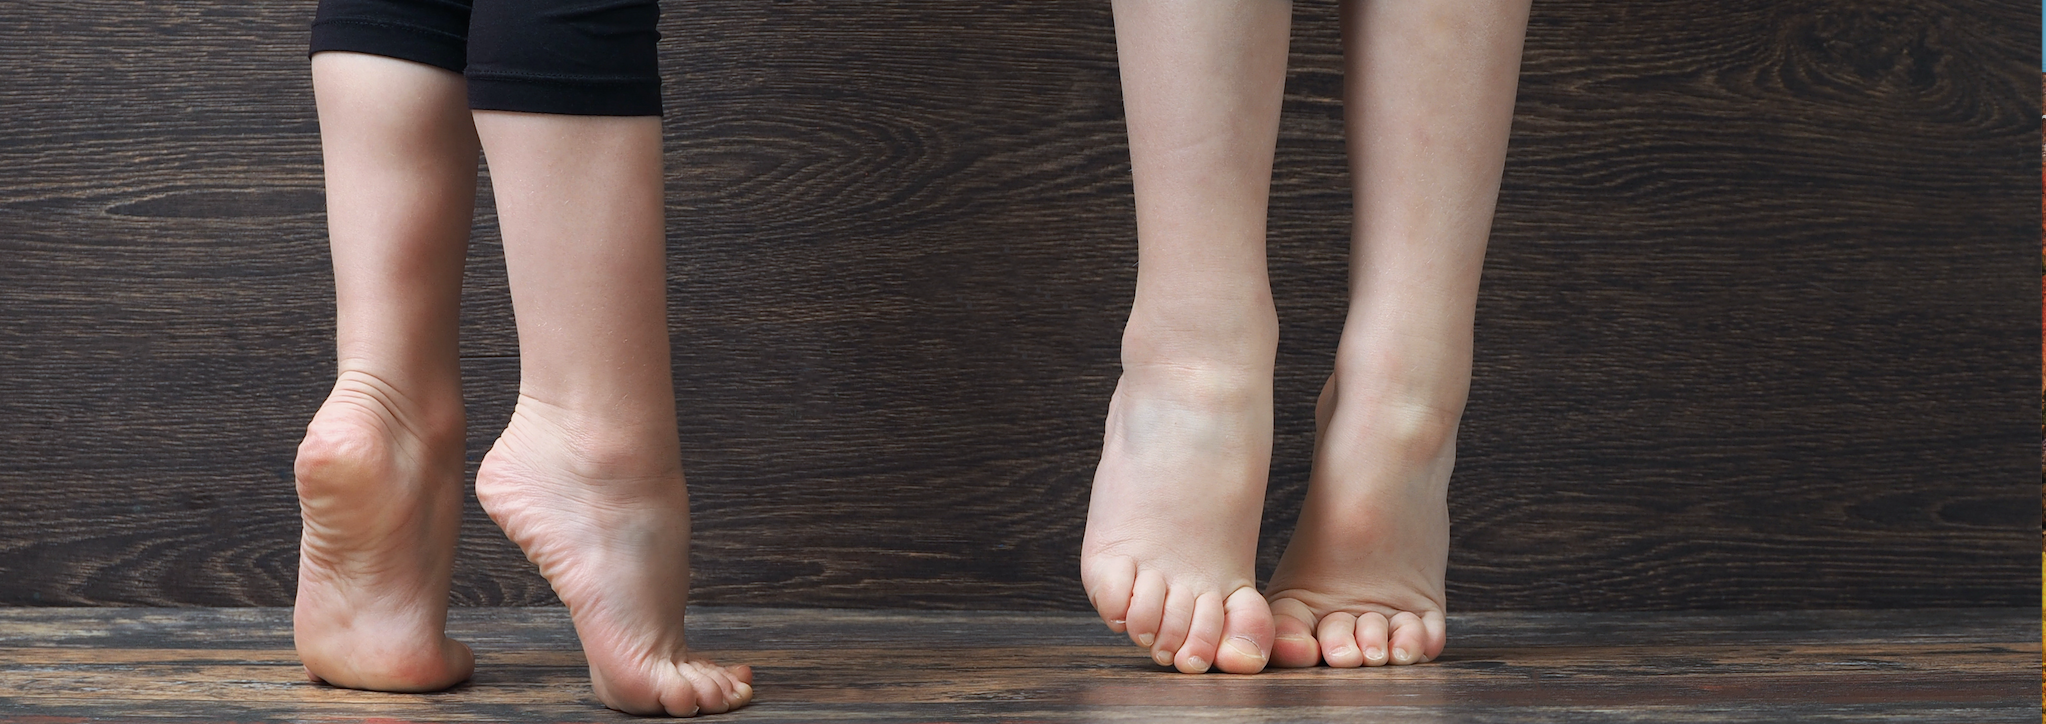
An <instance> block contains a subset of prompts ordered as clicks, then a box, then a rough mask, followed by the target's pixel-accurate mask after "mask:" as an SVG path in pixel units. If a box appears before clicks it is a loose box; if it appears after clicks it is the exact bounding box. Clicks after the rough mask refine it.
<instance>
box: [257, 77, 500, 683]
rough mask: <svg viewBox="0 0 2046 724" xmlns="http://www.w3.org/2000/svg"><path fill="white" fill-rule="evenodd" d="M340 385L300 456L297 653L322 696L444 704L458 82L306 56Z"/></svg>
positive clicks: (453, 649) (458, 228)
mask: <svg viewBox="0 0 2046 724" xmlns="http://www.w3.org/2000/svg"><path fill="white" fill-rule="evenodd" d="M313 87H314V89H315V93H316V95H317V97H318V100H319V113H320V138H321V145H322V148H323V150H324V153H325V158H326V174H327V213H328V228H329V231H330V236H331V238H332V247H333V255H334V287H335V291H336V296H337V298H338V319H337V324H336V334H337V340H336V346H337V348H338V349H339V352H340V355H339V356H340V374H339V379H337V380H336V382H335V384H334V390H333V392H332V393H331V394H330V395H329V396H328V397H327V401H326V403H325V404H324V405H322V406H321V407H320V411H319V413H318V414H316V415H314V417H313V421H312V424H311V425H309V426H308V427H307V429H306V436H305V441H304V442H303V443H301V444H300V445H299V448H298V462H297V465H296V473H297V478H298V493H299V503H300V506H301V510H302V512H303V516H304V522H305V529H304V536H303V540H302V542H301V546H300V558H299V576H298V604H297V606H296V607H295V609H294V611H293V619H294V628H295V638H296V640H297V644H298V652H299V657H300V658H301V660H303V661H304V662H305V666H306V671H307V673H308V674H309V675H310V676H312V677H313V678H314V679H315V680H324V681H326V682H328V683H331V684H334V685H336V686H345V687H349V688H356V689H376V690H381V691H430V690H434V689H444V688H447V687H449V686H452V685H454V684H455V683H457V682H460V681H462V680H463V679H466V678H468V677H469V673H470V670H471V669H472V667H473V662H472V659H471V658H470V654H469V649H468V647H466V646H463V645H462V644H460V643H457V642H454V641H452V640H449V639H448V638H447V636H446V635H445V624H446V618H447V607H448V582H449V581H448V578H449V575H450V571H451V570H452V568H453V564H454V555H455V540H456V536H457V534H458V531H459V528H460V525H461V511H462V466H463V459H462V433H463V430H462V424H463V420H462V394H461V379H460V367H459V364H458V361H457V359H456V348H455V327H456V317H457V315H458V313H459V307H460V300H461V285H462V259H463V256H464V254H465V253H466V252H467V247H468V241H469V219H470V215H471V213H472V212H473V210H474V205H475V197H476V132H475V130H474V128H473V127H472V126H471V125H470V122H469V113H468V103H467V99H466V98H465V97H464V93H463V83H462V77H461V76H460V75H457V74H454V73H450V72H448V71H445V70H441V69H439V68H434V67H430V66H426V65H420V64H417V63H409V62H406V61H402V60H394V59H391V58H384V57H379V56H373V55H361V54H356V53H320V54H319V55H317V56H315V57H314V58H313Z"/></svg>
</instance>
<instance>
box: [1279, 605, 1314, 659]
mask: <svg viewBox="0 0 2046 724" xmlns="http://www.w3.org/2000/svg"><path fill="white" fill-rule="evenodd" d="M1271 606H1272V622H1273V624H1274V628H1275V630H1276V636H1277V637H1276V638H1275V639H1274V640H1273V641H1272V661H1271V664H1272V665H1273V666H1277V667H1280V668H1285V669H1304V668H1307V667H1309V666H1313V665H1315V664H1319V663H1321V645H1320V644H1319V643H1317V642H1316V641H1315V639H1314V611H1312V610H1310V609H1308V608H1307V604H1304V603H1301V602H1299V601H1297V600H1294V599H1291V598H1281V599H1278V600H1276V601H1273V602H1272V604H1271Z"/></svg>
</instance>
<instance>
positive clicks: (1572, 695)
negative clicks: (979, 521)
mask: <svg viewBox="0 0 2046 724" xmlns="http://www.w3.org/2000/svg"><path fill="white" fill-rule="evenodd" d="M2030 614H2031V612H2030V610H2029V609H1963V610H1954V609H1948V610H1911V611H1885V612H1868V611H1799V612H1784V611H1758V612H1749V613H1741V614H1695V613H1694V614H1668V613H1632V614H1625V613H1623V614H1556V613H1546V614H1515V613H1487V614H1470V615H1458V616H1452V617H1451V619H1450V635H1451V641H1452V645H1451V648H1450V649H1449V650H1448V651H1447V652H1445V654H1444V656H1443V658H1441V659H1439V660H1438V661H1436V662H1434V663H1431V664H1425V665H1421V666H1415V667H1397V668H1379V669H1361V670H1348V671H1340V670H1333V669H1308V670H1295V671H1272V672H1267V673H1264V674H1260V675H1257V676H1228V675H1221V674H1217V675H1209V676H1184V675H1179V674H1175V673H1172V672H1170V671H1169V670H1167V669H1165V668H1163V667H1159V666H1156V665H1153V664H1152V663H1151V662H1150V661H1149V660H1148V659H1146V658H1145V657H1144V654H1143V652H1142V651H1141V650H1139V649H1137V648H1135V647H1134V646H1132V645H1130V644H1129V643H1128V641H1127V640H1126V639H1123V638H1122V637H1120V636H1117V635H1114V634H1110V633H1108V632H1107V631H1105V630H1104V629H1103V628H1102V626H1101V624H1100V622H1099V621H1098V620H1095V619H1094V618H1093V617H1091V616H1088V615H1085V614H1071V613H993V612H905V611H847V610H830V609H803V610H792V609H698V610H696V611H693V612H692V613H691V614H690V618H689V621H690V626H691V629H690V640H691V642H692V645H693V646H694V647H695V648H696V649H698V650H702V651H707V652H712V653H711V655H713V656H715V657H717V658H718V659H719V660H724V661H733V662H745V663H748V664H750V665H751V666H753V667H754V683H755V685H756V690H757V691H758V692H759V693H758V697H759V698H758V699H757V700H756V702H755V703H754V705H753V706H750V707H748V708H746V709H742V710H740V711H739V712H737V713H734V714H730V715H725V716H720V717H716V718H715V719H714V720H716V721H748V722H751V721H758V722H834V721H842V722H931V721H1035V722H1082V721H1084V722H1101V721H1175V722H1184V721H1230V722H1280V721H1286V722H1322V721H1341V722H1358V721H1459V722H1461V721H1471V722H1549V721H1571V722H1580V721H1610V722H1726V721H1843V722H1845V721H1852V722H1987V721H2017V720H2021V719H2025V718H2027V717H2030V716H2031V715H2032V713H2033V711H2034V708H2035V707H2036V706H2037V704H2038V700H2037V699H2035V698H2033V697H2032V696H2031V686H2032V677H2033V676H2034V675H2035V674H2036V673H2037V670H2036V669H2035V668H2033V663H2032V661H2033V657H2034V656H2036V655H2037V654H2038V653H2039V650H2040V649H2039V636H2038V634H2039V632H2038V629H2036V628H2033V627H2032V626H2033V625H2032V622H2031V615H2030ZM450 632H451V634H452V635H454V636H456V637H457V638H460V639H462V640H464V641H467V642H469V643H470V644H471V645H472V646H473V647H475V649H476V652H477V674H476V677H475V679H474V680H472V681H470V682H469V683H466V684H463V685H461V686H458V687H456V688H455V689H453V690H450V691H447V692H443V693H438V694H428V695H391V694H375V693H368V692H358V691H347V690H342V689H334V688H330V687H326V686H322V685H316V684H310V683H307V682H306V681H305V680H304V677H303V674H302V670H301V669H300V668H299V667H298V665H297V663H298V662H297V657H296V655H295V654H294V653H293V651H292V649H291V637H290V617H289V612H288V611H285V610H278V609H79V608H71V609H10V610H4V611H0V722H7V723H9V724H15V723H19V724H29V723H30V722H38V723H41V724H53V723H54V722H71V721H95V722H126V721H135V722H140V721H223V722H271V721H305V720H319V721H339V720H355V719H363V718H377V717H387V718H390V719H396V720H399V721H448V722H455V721H496V722H562V721H574V722H588V721H625V720H628V719H629V717H626V716H624V715H621V714H617V713H615V712H610V711H606V710H604V709H602V708H601V707H600V706H599V705H598V704H597V703H596V702H595V701H594V699H593V697H592V696H591V694H590V691H589V685H588V681H587V675H586V673H585V671H586V670H585V668H584V666H585V662H584V661H583V658H582V654H581V652H580V651H579V649H578V647H577V645H576V639H575V635H574V632H573V630H572V629H571V627H570V625H569V623H568V620H567V617H566V615H565V614H564V613H563V612H562V611H561V610H560V609H533V608H489V609H456V610H455V611H454V613H453V616H452V621H451V626H450ZM65 717H77V718H78V719H68V718H65Z"/></svg>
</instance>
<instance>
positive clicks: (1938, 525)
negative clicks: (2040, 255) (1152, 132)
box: [0, 0, 2040, 610]
mask: <svg viewBox="0 0 2046 724" xmlns="http://www.w3.org/2000/svg"><path fill="white" fill-rule="evenodd" d="M311 8H312V3H311V2H300V3H257V4H249V3H229V2H222V1H220V0H197V1H195V2H186V3H177V4H172V5H161V4H146V5H140V4H134V3H121V2H112V1H110V0H80V1H79V2H73V3H61V4H60V3H48V2H16V3H6V4H0V73H4V77H5V78H6V80H5V81H4V82H0V460H4V461H5V462H4V463H0V604H27V605H52V604H65V605H77V604H95V605H97V604H121V605H174V604H177V605H282V604H286V603H288V602H289V600H290V595H291V591H292V590H293V585H294V584H293V575H294V568H295V565H296V554H295V541H296V535H297V521H296V505H295V502H294V500H293V498H292V495H291V485H290V472H289V471H290V460H291V455H292V452H293V448H294V446H295V443H296V439H297V437H298V434H299V432H300V430H301V429H302V426H303V424H304V423H305V421H306V420H307V419H309V418H310V416H311V414H312V412H313V410H314V409H315V407H316V406H317V404H318V402H319V401H320V399H321V398H322V396H323V394H324V392H325V389H326V386H327V385H328V384H329V375H330V374H331V361H330V357H331V353H332V348H331V334H332V331H333V327H332V320H331V314H332V302H331V293H332V285H331V279H330V277H329V271H328V267H327V264H328V260H327V257H326V255H325V253H324V248H323V243H324V233H323V226H322V224H323V216H322V211H321V208H322V197H321V192H320V177H319V163H318V139H317V129H316V127H315V124H314V119H313V106H312V100H311V96H310V90H309V83H308V80H307V73H306V70H305V63H304V59H303V42H304V40H305V24H306V23H307V21H308V20H309V17H310V14H311ZM1295 12H1296V21H1295V31H1294V44H1293V59H1292V71H1291V73H1290V75H1289V78H1288V81H1287V82H1288V86H1287V91H1286V104H1285V111H1286V118H1285V122H1284V124H1283V126H1282V131H1281V133H1282V137H1281V140H1280V145H1279V157H1278V162H1277V166H1278V168H1277V172H1276V178H1275V181H1274V191H1273V203H1272V212H1271V214H1272V223H1271V230H1272V231H1271V255H1272V264H1271V269H1272V276H1273V284H1274V288H1275V294H1276V295H1277V299H1278V304H1279V308H1280V315H1281V319H1282V323H1283V324H1284V327H1285V330H1284V337H1283V340H1282V343H1281V349H1280V359H1279V379H1278V383H1277V385H1278V386H1277V400H1278V401H1279V409H1278V410H1277V420H1278V421H1279V422H1278V424H1279V429H1278V436H1277V447H1276V451H1275V456H1274V458H1275V463H1274V466H1273V477H1272V485H1271V488H1270V490H1271V493H1270V497H1269V500H1268V504H1267V508H1266V516H1265V535H1264V538H1263V541H1262V545H1261V549H1260V561H1261V570H1263V571H1266V572H1269V570H1270V568H1271V565H1272V564H1273V562H1274V561H1275V560H1276V557H1277V554H1278V553H1279V551H1280V550H1282V547H1283V545H1284V544H1285V541H1286V531H1287V529H1288V527H1289V526H1290V523H1291V520H1292V518H1293V516H1294V515H1295V513H1296V511H1297V509H1298V505H1299V502H1300V500H1301V496H1302V494H1303V492H1304V485H1305V480H1306V472H1307V469H1306V464H1307V453H1308V451H1309V449H1310V445H1311V439H1310V437H1311V433H1312V430H1311V418H1310V410H1311V405H1312V401H1313V398H1314V393H1315V392H1316V391H1317V390H1318V389H1319V386H1320V382H1321V380H1322V378H1323V376H1324V375H1325V374H1326V372H1327V370H1328V367H1329V362H1330V359H1331V357H1332V354H1333V349H1334V344H1335V340H1336V338H1337V335H1338V333H1339V332H1340V323H1341V319H1342V305H1343V294H1344V290H1343V280H1344V264H1345V263H1346V259H1345V256H1346V254H1345V244H1344V243H1343V240H1344V239H1345V238H1346V225H1347V223H1348V214H1349V199H1348V191H1347V183H1348V180H1347V178H1346V175H1345V170H1344V164H1343V161H1342V145H1341V119H1340V101H1339V98H1338V95H1339V89H1340V83H1339V81H1340V76H1341V73H1340V58H1339V56H1340V51H1339V43H1338V41H1337V30H1336V23H1335V18H1334V14H1333V13H1334V7H1333V4H1332V3H1331V2H1325V1H1314V2H1306V1H1303V2H1300V3H1297V4H1296V10H1295ZM2027 12H2028V11H2025V10H2024V9H2023V8H2018V7H2016V6H2014V5H2009V4H1997V3H1989V2H1982V1H1981V0H1945V1H1940V2H1917V3H1906V2H1902V0H1877V1H1874V2H1844V1H1843V0H1792V1H1789V2H1778V1H1769V2H1764V1H1763V0H1737V1H1735V2H1727V3H1712V4H1704V5H1699V4H1688V5H1687V4H1681V3H1675V4H1673V3H1659V2H1650V1H1648V0H1617V1H1615V0H1604V1H1600V2H1592V1H1591V0H1553V1H1549V0H1545V1H1544V2H1540V3H1537V4H1536V5H1535V14H1534V17H1533V20H1532V23H1531V28H1530V32H1529V37H1528V45H1527V54H1526V61H1525V65H1524V74H1523V79H1522V83H1521V96H1520V101H1519V110H1518V114H1517V116H1516V119H1515V127H1514V138H1513V142H1512V147H1511V151H1510V156H1509V160H1508V165H1507V172H1506V178H1505V186H1504V189H1503V191H1502V195H1501V201H1500V207H1499V213H1498V220H1497V224H1496V231H1495V236H1494V243H1493V247H1492V253H1491V256H1490V258H1489V259H1488V263H1487V268H1486V279H1485V286H1484V290H1483V293H1482V298H1481V299H1480V304H1479V320H1478V330H1477V355H1478V356H1477V362H1476V371H1475V372H1476V381H1475V383H1474V388H1473V390H1472V398H1471V404H1470V408H1469V412H1468V413H1467V415H1466V417H1465V420H1464V427H1463V433H1462V445H1461V447H1460V453H1461V459H1460V461H1459V468H1458V471H1457V477H1456V479H1455V482H1454V484H1453V490H1452V492H1451V506H1452V510H1451V513H1452V519H1453V522H1454V542H1453V546H1452V551H1453V552H1452V560H1451V570H1450V574H1449V576H1450V579H1449V585H1450V597H1451V601H1452V607H1453V608H1454V609H1456V610H1497V609H1528V610H1534V609H1570V610H1668V609H1696V608H1783V607H1832V608H1844V607H1863V606H1875V607H1903V606H1983V605H2029V602H2030V600H2031V599H2030V597H2031V595H2032V592H2033V591H2034V590H2035V589H2036V588H2037V587H2038V585H2039V579H2038V578H2037V573H2036V572H2034V570H2033V569H2032V567H2031V565H2030V558H2029V555H2028V554H2029V551H2030V550H2031V546H2032V538H2031V536H2032V534H2033V533H2035V532H2036V531H2035V529H2033V528H2032V525H2033V519H2032V515H2031V512H2030V511H2031V508H2030V505H2031V503H2030V500H2031V496H2032V488H2031V486H2032V485H2033V484H2034V482H2035V481H2036V480H2037V478H2036V477H2034V476H2035V474H2036V473H2037V469H2036V468H2035V467H2034V464H2035V462H2036V461H2035V458H2034V455H2033V454H2032V447H2031V445H2032V441H2033V438H2032V428H2031V427H2030V425H2031V422H2030V420H2031V414H2032V412H2031V409H2030V407H2029V406H2030V404H2031V402H2030V400H2031V397H2030V387H2029V385H2030V384H2031V383H2030V376H2031V374H2032V372H2031V369H2032V363H2033V362H2034V361H2036V360H2035V358H2033V357H2032V356H2031V355H2032V352H2031V350H2032V349H2034V347H2035V346H2036V345H2034V344H2033V343H2034V342H2036V341H2039V340H2037V339H2034V338H2033V337H2032V334H2033V332H2032V330H2031V327H2030V325H2029V324H2018V323H2017V320H2020V319H2030V318H2032V317H2033V316H2035V314H2036V313H2038V312H2039V311H2040V310H2039V308H2038V307H2035V306H2033V305H2034V304H2036V303H2037V302H2036V300H2035V298H2034V296H2033V295H2032V291H2031V284H2032V283H2033V279H2032V276H2031V272H2030V254H2031V249H2030V246H2029V244H2030V242H2029V238H2030V229H2031V227H2032V223H2033V222H2034V220H2035V219H2034V217H2033V215H2032V214H2033V211H2032V209H2033V207H2032V205H2031V204H2032V201H2031V197H2032V194H2033V193H2034V192H2036V191H2037V188H2036V187H2034V186H2033V185H2032V183H2031V181H2030V179H2031V178H2032V177H2033V175H2034V172H2036V171H2038V170H2039V168H2038V166H2037V165H2036V162H2035V161H2034V160H2033V159H2034V157H2033V155H2032V154H2031V153H2030V151H2029V144H2030V143H2031V142H2032V139H2033V138H2034V137H2036V136H2037V135H2038V134H2039V133H2040V129H2039V126H2038V125H2037V121H2036V120H2035V117H2034V116H2033V115H2032V109H2033V108H2035V107H2038V106H2039V98H2038V97H2037V96H2035V95H2033V94H2034V93H2035V92H2036V91H2035V86H2033V85H2032V80H2031V72H2032V71H2031V70H2030V62H2031V59H2032V58H2034V57H2036V56H2037V54H2038V51H2039V48H2038V46H2037V45H2036V44H2035V42H2036V41H2034V40H2033V38H2032V36H2031V35H2030V31H2029V30H2028V28H2029V27H2030V23H2031V22H2032V18H2031V16H2030V15H2028V14H2027ZM663 29H664V32H665V34H666V36H667V40H666V41H664V46H663V52H664V54H665V55H664V58H663V62H664V69H665V73H666V78H667V85H666V93H667V96H668V97H667V103H668V107H669V108H670V109H671V110H670V115H669V118H668V119H667V132H668V144H667V154H668V159H667V162H668V168H669V197H668V208H669V213H670V219H669V231H670V239H671V242H670V274H669V279H670V289H671V309H672V317H673V323H672V327H673V334H674V339H675V348H674V351H675V360H676V385H677V394H678V396H679V400H680V403H681V421H682V427H681V429H682V435H683V441H684V449H685V454H686V455H687V462H688V465H689V474H690V480H691V484H692V492H693V500H694V501H695V513H696V523H695V526H696V541H697V543H696V545H697V547H696V556H695V561H694V573H695V576H696V579H695V585H696V588H695V591H694V593H695V595H696V600H697V601H698V602H700V603H712V604H748V605H765V604H774V605H798V606H824V605H828V606H852V607H861V606H898V607H945V608H971V607H981V608H989V607H1000V608H1017V609H1079V608H1083V607H1084V606H1085V601H1084V597H1083V595H1082V593H1081V591H1080V589H1079V586H1078V583H1077V581H1076V573H1077V565H1076V561H1075V556H1076V554H1077V551H1078V546H1079V539H1080V532H1081V525H1082V520H1083V516H1084V512H1085V501H1086V495H1087V487H1088V484H1089V481H1090V479H1091V474H1092V467H1093V463H1094V460H1095V456H1096V455H1097V454H1098V452H1097V451H1098V445H1099V435H1100V424H1101V417H1102V414H1103V411H1104V410H1105V407H1106V400H1107V397H1108V394H1109V392H1110V390H1111V389H1112V388H1113V384H1114V381H1115V376H1116V374H1117V366H1116V365H1117V356H1116V346H1117V342H1118V337H1119V333H1120V327H1121V323H1122V320H1123V317H1124V315H1125V314H1126V311H1127V307H1126V305H1127V303H1128V300H1129V298H1130V294H1131V290H1132V284H1133V281H1134V275H1133V268H1132V265H1133V264H1134V262H1135V247H1134V244H1133V238H1134V236H1133V225H1132V224H1133V222H1132V217H1131V202H1130V198H1129V190H1130V187H1129V168H1128V163H1127V147H1126V144H1125V141H1124V138H1123V127H1122V117H1121V102H1120V91H1119V87H1118V84H1117V74H1116V65H1115V51H1114V40H1113V34H1112V27H1111V23H1110V19H1109V15H1108V8H1107V5H1106V4H1105V3H1099V2H1092V1H1088V2H1062V3H1028V4H1009V3H992V2H963V3H911V2H878V3H860V4H851V5H832V4H803V3H794V4H771V5H770V4H761V3H753V2H738V1H736V0H732V1H727V2H689V3H670V4H669V7H668V8H667V12H666V15H665V17H664V27H663ZM488 200H489V199H488V194H487V192H486V193H485V195H484V198H483V202H484V203H483V208H484V210H483V211H481V212H480V213H479V215H478V222H477V225H476V234H475V239H476V241H475V244H474V253H473V254H472V262H471V267H470V272H471V274H470V279H469V288H468V291H467V296H466V297H465V301H464V311H465V316H464V323H463V334H464V338H463V346H462V349H463V352H464V354H465V355H466V359H465V362H464V369H465V373H466V374H467V375H468V377H467V380H468V390H467V394H468V396H469V399H470V401H471V421H470V427H471V437H472V440H471V457H472V459H473V458H476V457H480V454H481V451H482V450H484V449H486V448H487V446H488V444H489V441H490V440H491V439H492V437H493V435H494V431H495V430H496V429H497V427H498V426H500V425H502V424H503V422H504V420H505V417H506V415H507V414H508V411H509V403H510V400H511V395H512V391H513V390H514V389H515V385H516V369H517V360H516V345H515V340H514V338H513V329H512V325H511V320H510V305H509V301H508V295H507V293H506V290H505V281H504V276H503V271H502V259H501V251H500V249H499V246H498V243H497V237H496V232H495V224H494V217H493V216H492V215H491V214H490V213H489V212H488V210H487V209H488ZM455 595H456V598H457V600H458V601H460V602H462V603H465V604H512V605H531V604H544V603H548V602H550V601H552V597H551V594H550V593H549V592H548V589H547V587H546V585H545V583H544V582H543V581H541V580H540V579H538V578H537V577H536V576H535V575H533V573H532V572H531V570H530V567H529V566H528V565H527V564H526V563H525V562H524V560H523V559H522V557H521V556H520V555H519V554H518V552H517V551H516V550H515V549H513V548H512V547H511V546H510V545H509V544H508V543H506V542H505V541H504V540H503V537H502V535H500V534H499V533H497V532H496V530H495V529H494V528H493V527H492V526H491V525H490V524H489V522H488V521H487V520H486V519H485V518H483V517H482V516H481V515H480V513H478V511H476V510H475V509H474V508H473V506H472V508H471V510H470V516H469V518H468V519H467V525H466V527H465V530H464V538H463V550H462V553H461V557H460V561H459V563H458V570H457V580H456V584H455Z"/></svg>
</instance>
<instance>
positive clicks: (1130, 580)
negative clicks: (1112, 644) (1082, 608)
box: [1080, 557, 1137, 633]
mask: <svg viewBox="0 0 2046 724" xmlns="http://www.w3.org/2000/svg"><path fill="white" fill-rule="evenodd" d="M1080 567H1081V569H1082V570H1081V571H1080V579H1081V580H1082V581H1085V582H1086V584H1087V601H1088V602H1089V603H1092V604H1094V611H1095V612H1096V613H1099V614H1101V620H1102V621H1103V622H1106V623H1107V624H1108V629H1109V630H1110V631H1114V632H1116V633H1122V632H1123V629H1124V628H1126V627H1127V625H1128V619H1129V610H1130V593H1131V590H1132V589H1133V588H1135V586H1136V581H1137V562H1136V561H1134V560H1131V559H1129V558H1121V557H1116V558H1107V559H1105V560H1101V561H1099V562H1094V561H1091V560H1090V561H1087V562H1083V563H1082V564H1081V566H1080Z"/></svg>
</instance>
